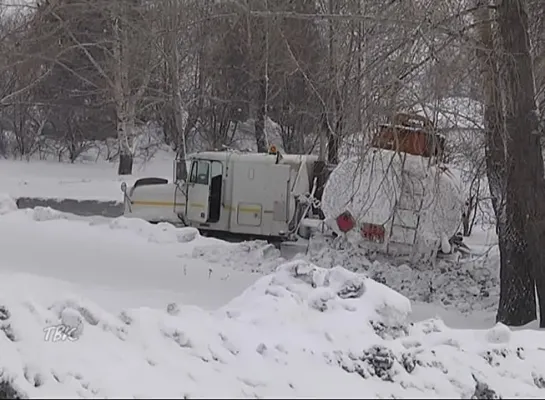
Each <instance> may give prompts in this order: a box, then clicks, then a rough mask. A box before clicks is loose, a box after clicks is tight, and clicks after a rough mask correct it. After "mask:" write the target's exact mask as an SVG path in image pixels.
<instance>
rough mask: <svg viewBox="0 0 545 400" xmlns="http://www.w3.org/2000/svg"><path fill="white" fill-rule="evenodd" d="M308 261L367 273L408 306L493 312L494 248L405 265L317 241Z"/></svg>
mask: <svg viewBox="0 0 545 400" xmlns="http://www.w3.org/2000/svg"><path fill="white" fill-rule="evenodd" d="M372 257H376V258H377V259H373V258H372ZM306 258H307V259H308V260H310V261H311V262H313V263H315V264H316V265H319V266H320V267H324V268H333V267H335V266H337V265H340V266H342V267H344V268H346V269H348V270H350V271H354V272H358V273H365V274H366V275H367V276H369V277H371V278H373V279H374V280H376V281H378V282H381V283H383V284H384V285H386V286H388V287H390V288H392V289H393V290H395V291H397V292H400V293H401V294H403V295H404V296H407V297H408V298H409V299H410V300H411V301H418V302H425V303H432V304H439V305H441V306H443V307H444V308H446V309H455V310H457V311H459V312H461V313H469V312H474V311H485V310H486V311H490V310H495V308H496V307H497V304H498V297H499V287H500V284H499V270H498V265H499V254H498V251H497V249H493V250H490V251H489V252H487V253H485V254H484V255H483V256H481V257H478V258H476V259H472V260H464V261H463V262H450V261H446V260H437V261H436V263H435V265H429V264H417V265H409V264H405V263H404V264H400V263H396V262H395V259H392V258H388V257H385V256H383V257H380V256H379V255H374V254H372V253H369V251H368V250H367V249H365V248H362V247H360V246H358V245H354V244H352V243H350V242H348V241H343V240H341V238H339V239H336V240H330V239H327V238H324V237H319V236H316V237H314V238H313V240H312V241H311V246H309V252H308V255H307V257H306Z"/></svg>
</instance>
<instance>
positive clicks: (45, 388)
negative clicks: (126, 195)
mask: <svg viewBox="0 0 545 400" xmlns="http://www.w3.org/2000/svg"><path fill="white" fill-rule="evenodd" d="M43 287H44V289H45V290H47V291H50V292H51V293H55V294H56V295H57V296H58V298H59V300H58V301H55V302H54V303H53V304H43V303H40V302H38V301H36V300H34V299H32V298H24V297H22V295H21V293H20V291H18V290H16V288H14V287H13V282H10V276H9V275H5V276H3V277H2V279H1V280H0V289H2V290H0V354H1V355H2V356H1V357H0V370H2V375H1V376H0V381H1V382H2V383H0V391H12V394H13V392H15V393H16V394H18V395H19V396H20V397H21V396H24V397H61V396H62V397H74V398H83V397H101V398H104V397H137V398H146V397H153V398H157V397H177V398H182V397H183V398H193V397H209V398H212V397H216V398H235V397H236V398H248V397H252V398H256V397H257V398H261V397H286V398H287V397H290V398H292V397H295V396H296V397H316V398H333V397H337V398H339V397H345V398H361V397H362V395H363V396H364V397H369V398H402V397H418V398H420V397H423V396H425V397H445V398H446V397H452V398H471V397H473V398H499V397H500V396H501V397H533V398H539V397H542V396H543V388H544V387H545V385H544V384H543V383H544V382H545V365H544V364H543V356H544V349H540V348H539V347H538V344H540V343H544V342H545V340H544V339H545V337H544V334H543V333H542V332H525V331H520V332H511V334H507V335H506V334H505V333H501V332H504V331H505V329H506V328H505V327H496V328H494V329H495V330H496V331H501V332H495V333H490V332H492V331H493V330H490V331H480V332H479V331H470V330H467V331H456V330H452V329H449V328H447V327H446V326H445V325H444V324H443V323H442V322H441V321H439V320H429V321H425V322H423V323H418V324H408V323H407V318H408V316H409V314H410V311H411V307H410V303H409V301H408V299H406V298H405V297H404V296H402V295H400V294H398V293H396V292H394V291H392V290H391V289H389V288H387V287H385V286H383V285H382V284H380V283H377V282H374V281H373V280H372V279H369V278H366V277H364V276H362V275H360V274H356V273H353V272H350V271H347V270H346V269H344V268H341V267H336V268H333V269H328V270H326V269H323V268H319V267H316V266H315V265H313V264H310V263H308V262H305V261H302V260H297V261H293V262H290V263H286V264H283V265H281V266H279V268H278V269H277V271H276V272H275V273H274V274H272V275H269V276H265V277H263V278H261V279H260V280H259V281H257V282H256V283H255V284H254V285H253V286H251V287H250V288H248V289H247V290H246V291H244V292H243V293H242V294H241V295H240V296H239V297H238V298H236V299H234V300H233V301H231V302H230V303H229V304H227V305H226V306H225V307H223V308H222V309H220V310H218V311H215V312H205V311H203V310H201V309H199V308H196V307H186V306H181V305H177V304H169V305H168V306H167V305H165V309H164V310H153V309H149V308H140V309H131V310H126V311H124V312H123V313H121V314H120V315H119V316H114V315H112V314H109V313H107V312H105V311H104V310H102V309H101V308H100V307H98V306H96V305H94V304H92V303H90V302H88V301H86V300H84V299H81V298H79V297H77V296H72V295H69V294H65V295H64V297H63V296H62V295H61V294H60V293H59V291H58V287H55V286H53V285H52V283H51V282H50V281H46V280H44V282H43ZM58 324H66V325H68V326H69V327H75V328H76V331H77V334H76V335H74V336H72V337H71V339H67V340H57V341H52V340H46V338H47V339H49V337H46V336H44V329H45V330H47V329H48V328H49V327H52V326H53V327H55V326H59V325H58ZM498 337H500V339H501V340H495V339H494V338H498ZM491 338H492V340H490V339H491ZM0 393H1V392H0Z"/></svg>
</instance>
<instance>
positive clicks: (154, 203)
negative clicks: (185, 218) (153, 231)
mask: <svg viewBox="0 0 545 400" xmlns="http://www.w3.org/2000/svg"><path fill="white" fill-rule="evenodd" d="M131 204H133V205H136V206H157V207H174V205H176V206H185V203H174V202H172V201H144V200H133V201H131Z"/></svg>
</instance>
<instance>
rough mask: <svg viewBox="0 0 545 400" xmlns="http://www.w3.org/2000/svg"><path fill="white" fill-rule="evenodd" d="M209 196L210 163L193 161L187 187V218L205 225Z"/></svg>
mask: <svg viewBox="0 0 545 400" xmlns="http://www.w3.org/2000/svg"><path fill="white" fill-rule="evenodd" d="M209 194H210V161H206V160H194V161H193V163H192V164H191V172H190V174H189V181H188V185H187V218H188V219H189V221H193V222H199V223H205V222H206V221H207V219H208V196H209Z"/></svg>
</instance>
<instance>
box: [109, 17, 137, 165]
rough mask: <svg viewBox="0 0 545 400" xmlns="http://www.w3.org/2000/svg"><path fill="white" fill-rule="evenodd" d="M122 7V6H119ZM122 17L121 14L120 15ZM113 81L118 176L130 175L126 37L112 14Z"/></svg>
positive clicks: (131, 119)
mask: <svg viewBox="0 0 545 400" xmlns="http://www.w3.org/2000/svg"><path fill="white" fill-rule="evenodd" d="M121 7H122V6H121ZM120 14H121V15H122V12H121V13H120ZM114 18H115V20H114V46H113V56H114V79H113V86H114V87H113V92H114V93H113V94H114V96H113V97H114V99H115V105H116V114H117V140H118V143H119V166H118V170H117V174H118V175H130V174H132V166H133V151H132V147H133V135H134V126H135V124H134V116H133V115H131V114H132V113H131V106H130V92H129V93H127V91H128V90H129V66H128V60H126V51H127V46H128V43H127V40H128V38H127V35H126V32H125V29H124V27H123V26H122V23H121V21H120V19H121V18H120V16H119V15H115V14H114Z"/></svg>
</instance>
